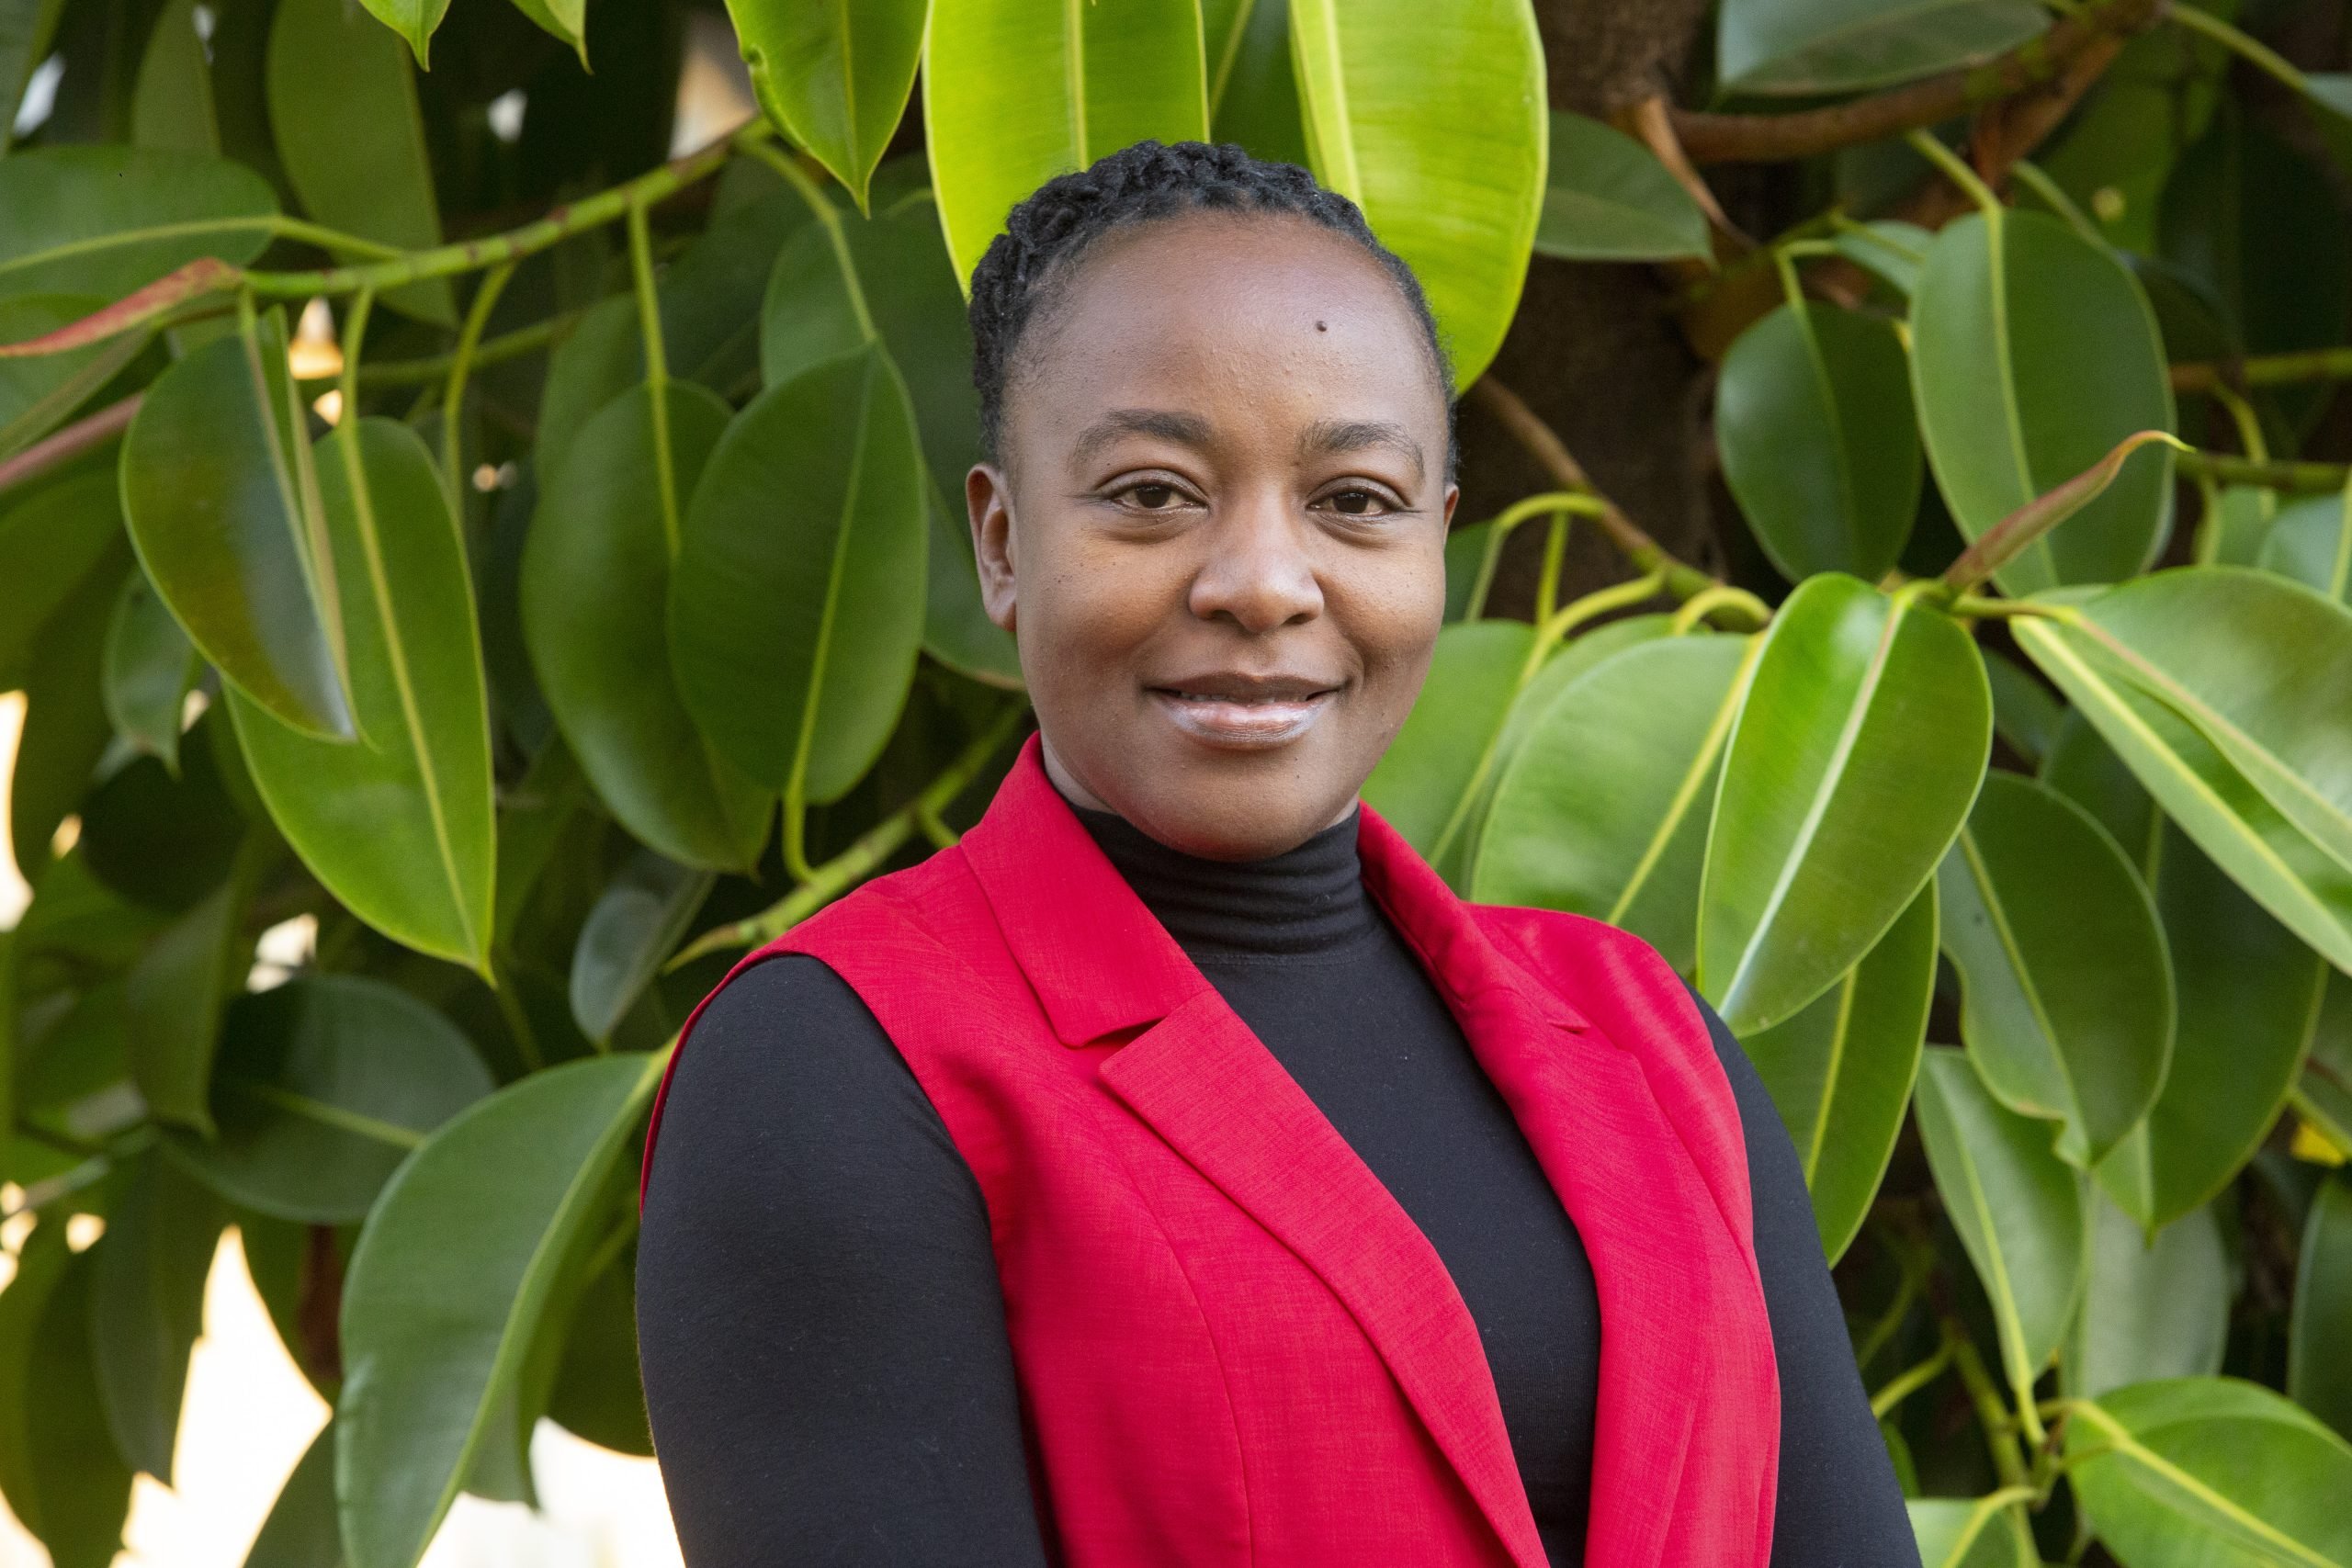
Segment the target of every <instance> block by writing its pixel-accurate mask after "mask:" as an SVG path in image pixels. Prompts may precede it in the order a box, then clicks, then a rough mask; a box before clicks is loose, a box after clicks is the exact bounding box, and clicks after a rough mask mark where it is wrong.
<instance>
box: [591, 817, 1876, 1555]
mask: <svg viewBox="0 0 2352 1568" xmlns="http://www.w3.org/2000/svg"><path fill="white" fill-rule="evenodd" d="M1079 816H1080V820H1081V821H1082V822H1084V824H1085V825H1086V828H1087V830H1088V831H1089V832H1090V833H1091V834H1092V835H1093V837H1094V840H1095V841H1096V842H1097V843H1098V844H1100V845H1101V846H1102V848H1103V852H1104V853H1105V854H1106V855H1108V856H1109V858H1110V860H1111V862H1112V863H1113V864H1114V865H1115V866H1116V867H1117V868H1118V870H1119V871H1120V873H1121V874H1123V875H1124V876H1125V878H1126V879H1127V882H1128V884H1129V885H1130V886H1133V887H1134V888H1135V890H1136V893H1137V894H1138V895H1139V896H1140V897H1142V899H1143V901H1144V903H1145V904H1146V905H1147V906H1148V907H1149V908H1150V909H1151V911H1152V913H1153V914H1154V915H1156V916H1158V917H1159V920H1160V923H1161V924H1162V925H1164V926H1165V927H1166V928H1167V929H1168V931H1169V932H1170V935H1171V936H1173V937H1174V938H1175V939H1176V941H1177V942H1178V944H1179V945H1180V946H1182V948H1183V950H1184V952H1185V953H1186V954H1187V955H1188V956H1189V957H1191V958H1192V960H1193V963H1194V964H1196V965H1198V966H1199V968H1200V970H1201V972H1202V974H1203V975H1204V976H1206V977H1207V979H1208V980H1209V982H1210V984H1212V985H1214V986H1215V987H1216V988H1217V990H1218V992H1219V993H1220V994H1221V995H1222V996H1223V997H1224V998H1225V999H1226V1001H1227V1004H1228V1005H1229V1006H1231V1007H1232V1009H1233V1010H1234V1011H1235V1012H1236V1013H1238V1015H1239V1016H1240V1017H1241V1019H1242V1020H1243V1021H1245V1022H1247V1023H1248V1024H1249V1025H1250V1029H1251V1031H1252V1032H1254V1033H1255V1034H1256V1035H1257V1036H1258V1038H1259V1039H1260V1040H1261V1041H1262V1042H1263V1043H1265V1045H1266V1048H1267V1049H1268V1050H1269V1051H1270V1052H1271V1053H1272V1055H1274V1057H1275V1058H1276V1060H1278V1061H1279V1062H1280V1063H1281V1064H1282V1066H1283V1068H1284V1070H1285V1071H1287V1072H1288V1073H1289V1074H1290V1075H1291V1077H1293V1078H1294V1079H1295V1080H1296V1081H1297V1083H1298V1084H1299V1086H1300V1088H1302V1089H1305V1090H1306V1094H1307V1096H1308V1098H1309V1099H1311V1100H1314V1102H1315V1104H1316V1106H1317V1108H1318V1109H1319V1110H1320V1111H1322V1112H1323V1114H1324V1116H1325V1117H1326V1119H1327V1120H1329V1122H1331V1124H1332V1126H1333V1127H1334V1128H1336V1129H1337V1130H1338V1131H1339V1133H1340V1135H1341V1136H1342V1137H1343V1138H1345V1139H1346V1140H1347V1142H1348V1144H1349V1145H1350V1146H1351V1148H1353V1149H1354V1150H1355V1152H1356V1154H1357V1155H1358V1156H1360V1157H1361V1158H1362V1159H1363V1162H1364V1164H1365V1165H1366V1166H1367V1167H1369V1168H1371V1170H1372V1171H1373V1173H1374V1175H1375V1176H1377V1177H1378V1178H1379V1179H1380V1180H1381V1181H1382V1183H1383V1184H1384V1185H1385V1186H1386V1187H1387V1189H1388V1190H1389V1191H1390V1192H1391V1193H1392V1194H1393V1195H1394V1196H1395V1197H1396V1199H1397V1202H1398V1204H1399V1205H1400V1206H1401V1207H1402V1208H1403V1209H1404V1210H1405V1212H1406V1213H1408V1215H1410V1216H1411V1218H1412V1220H1413V1222H1414V1223H1415V1224H1417V1225H1419V1227H1420V1229H1421V1231H1422V1233H1423V1234H1424V1235H1427V1236H1428V1237H1429V1240H1430V1245H1431V1246H1432V1247H1434V1248H1435V1249H1436V1251H1437V1253H1438V1256H1439V1258H1441V1259H1442V1261H1443V1262H1444V1264H1445V1267H1446V1269H1447V1272H1448V1273H1449V1274H1451V1275H1452V1276H1453V1281H1454V1284H1455V1286H1456V1287H1457V1288H1458V1289H1459V1290H1460V1292H1462V1298H1463V1301H1464V1304H1465V1305H1466V1306H1467V1307H1468V1308H1469V1310H1470V1314H1471V1317H1472V1319H1473V1320H1474V1321H1475V1322H1476V1324H1477V1325H1478V1329H1479V1333H1480V1336H1481V1337H1482V1338H1483V1340H1484V1341H1485V1345H1486V1350H1487V1362H1488V1365H1489V1366H1490V1367H1491V1368H1492V1370H1493V1372H1494V1378H1495V1388H1496V1393H1497V1394H1498V1398H1499V1401H1500V1404H1501V1406H1502V1414H1503V1423H1504V1426H1505V1427H1506V1429H1507V1430H1508V1431H1509V1433H1510V1441H1511V1448H1512V1451H1513V1453H1514V1455H1515V1457H1516V1458H1517V1460H1518V1461H1519V1469H1520V1474H1521V1480H1522V1481H1523V1483H1525V1486H1526V1491H1527V1495H1528V1501H1529V1504H1530V1506H1531V1507H1532V1511H1533V1513H1534V1516H1535V1521H1536V1526H1537V1529H1538V1530H1539V1532H1540V1533H1541V1534H1542V1536H1543V1539H1544V1548H1545V1551H1547V1553H1548V1554H1549V1555H1550V1558H1551V1561H1552V1562H1553V1563H1555V1565H1558V1564H1573V1563H1577V1562H1582V1561H1583V1542H1584V1532H1585V1517H1586V1510H1587V1505H1588V1498H1589V1476H1590V1471H1591V1459H1592V1427H1593V1409H1594V1399H1595V1392H1596V1388H1597V1383H1598V1374H1599V1367H1600V1308H1599V1303H1598V1302H1597V1300H1596V1298H1595V1295H1594V1287H1593V1280H1592V1272H1591V1269H1590V1267H1589V1263H1588V1261H1587V1259H1586V1257H1585V1252H1584V1248H1583V1246H1582V1244H1581V1243H1580V1242H1579V1241H1578V1239H1577V1232H1576V1227H1575V1225H1574V1224H1572V1223H1571V1222H1570V1220H1569V1218H1568V1216H1567V1213H1566V1211H1565V1210H1564V1209H1563V1208H1562V1207H1561V1205H1560V1202H1559V1200H1558V1198H1557V1197H1556V1196H1555V1194H1554V1192H1553V1191H1552V1190H1551V1187H1550V1185H1549V1184H1548V1183H1547V1182H1546V1181H1545V1179H1544V1175H1543V1171H1542V1169H1541V1168H1540V1167H1539V1166H1538V1165H1537V1163H1536V1160H1535V1156H1534V1153H1533V1151H1532V1149H1531V1148H1530V1147H1529V1145H1528V1144H1527V1142H1526V1139H1525V1138H1524V1136H1522V1135H1521V1133H1520V1131H1519V1128H1518V1125H1517V1123H1516V1122H1513V1121H1512V1119H1511V1117H1510V1111H1509V1110H1508V1108H1507V1107H1506V1106H1505V1105H1504V1102H1503V1100H1502V1097H1501V1095H1500V1094H1499V1093H1498V1091H1497V1090H1496V1089H1495V1087H1494V1086H1493V1084H1491V1083H1490V1082H1489V1081H1488V1080H1487V1077H1486V1076H1485V1074H1484V1073H1483V1072H1482V1071H1481V1070H1480V1068H1479V1067H1478V1065H1477V1061H1476V1057H1475V1056H1474V1055H1472V1053H1471V1051H1470V1047H1469V1043H1468V1042H1467V1041H1465V1040H1464V1038H1463V1035H1462V1032H1461V1030H1460V1028H1459V1027H1458V1026H1457V1025H1456V1024H1455V1022H1454V1021H1453V1017H1452V1015H1451V1014H1450V1013H1449V1012H1448V1011H1447V1010H1446V1008H1445V1006H1444V1003H1443V1002H1442V1000H1441V999H1440V998H1439V996H1438V994H1437V992H1436V990H1435V988H1434V987H1432V986H1431V985H1430V981H1429V979H1428V977H1427V976H1426V975H1424V974H1423V972H1422V971H1421V969H1420V967H1419V964H1418V963H1417V962H1416V961H1415V960H1414V959H1413V957H1412V955H1411V953H1409V951H1408V949H1407V948H1406V947H1405V945H1404V943H1403V942H1402V941H1401V939H1399V938H1398V936H1397V933H1396V932H1395V931H1393V930H1392V929H1391V928H1390V926H1389V924H1388V921H1387V919H1386V918H1385V916H1383V915H1382V914H1381V912H1380V910H1379V908H1378V907H1377V906H1376V905H1375V904H1374V902H1373V901H1372V899H1371V897H1369V895H1368V894H1367V893H1366V891H1365V889H1364V886H1363V881H1362V878H1361V876H1360V874H1359V867H1358V863H1357V859H1356V842H1355V834H1356V818H1353V817H1350V818H1348V819H1347V820H1346V821H1344V822H1342V823H1340V824H1339V825H1338V826H1336V827H1333V828H1329V829H1325V830H1324V831H1323V832H1321V833H1318V834H1317V835H1316V836H1315V837H1313V838H1311V839H1309V840H1306V842H1305V843H1304V844H1301V845H1299V846H1298V847H1297V848H1296V849H1294V850H1292V851H1290V852H1286V853H1284V854H1282V855H1278V856H1276V857H1274V858H1272V859H1271V860H1266V861H1259V862H1254V863H1244V864H1236V863H1227V862H1218V861H1208V860H1202V859H1199V858H1197V857H1194V856H1191V855H1187V854H1183V853H1182V852H1178V851H1175V850H1171V849H1170V848H1168V847H1167V846H1166V845H1163V844H1161V843H1159V842H1158V841H1157V840H1153V839H1151V838H1150V837H1148V835H1146V834H1144V833H1143V832H1142V831H1140V830H1139V829H1136V828H1135V827H1133V826H1132V825H1131V824H1129V823H1127V822H1126V821H1125V820H1124V819H1122V818H1118V817H1115V816H1113V815H1110V814H1107V813H1103V812H1092V811H1081V812H1080V814H1079ZM1700 1005H1701V1008H1702V1011H1704V1012H1705V1016H1706V1018H1707V1021H1708V1023H1709V1026H1710V1028H1711V1030H1712V1031H1713V1035H1714V1040H1715V1047H1716V1051H1717V1054H1718V1055H1719V1056H1720V1057H1721V1058H1722V1060H1723V1063H1724V1069H1725V1072H1726V1074H1727V1075H1728V1077H1730V1080H1731V1084H1732V1088H1733V1090H1734V1093H1735V1095H1736V1098H1737V1100H1738V1102H1739V1108H1740V1114H1741V1120H1742V1124H1743V1127H1744V1130H1745V1132H1746V1134H1747V1151H1748V1168H1749V1176H1750V1183H1751V1186H1752V1188H1753V1191H1754V1202H1755V1217H1756V1245H1757V1253H1758V1262H1759V1265H1760V1267H1761V1269H1762V1272H1763V1278H1764V1287H1765V1299H1766V1304H1767V1306H1768V1308H1769V1310H1770V1316H1771V1322H1772V1337H1773V1347H1774V1350H1775V1352H1776V1354H1777V1357H1778V1361H1779V1366H1780V1372H1781V1429H1782V1436H1781V1479H1780V1490H1779V1499H1778V1508H1777V1524H1776V1528H1775V1531H1774V1547H1773V1552H1772V1561H1773V1563H1774V1565H1775V1568H1786V1565H1792V1564H1796V1563H1800V1562H1802V1563H1804V1564H1807V1565H1808V1568H1864V1565H1868V1568H1882V1565H1888V1564H1905V1565H1907V1564H1913V1563H1916V1562H1917V1549H1916V1548H1915V1547H1914V1545H1913V1543H1912V1540H1911V1531H1910V1527H1909V1524H1908V1521H1907V1519H1906V1518H1905V1512H1904V1508H1903V1504H1902V1498H1901V1495H1900V1493H1899V1492H1898V1490H1897V1488H1896V1485H1895V1481H1894V1470H1893V1467H1892V1465H1891V1463H1890V1462H1889V1461H1888V1459H1887V1455H1886V1450H1885V1448H1884V1445H1883V1443H1882V1442H1881V1440H1880V1438H1879V1434H1878V1429H1877V1427H1876V1425H1875V1423H1873V1422H1872V1420H1871V1415H1870V1407H1869V1403H1868V1400H1867V1399H1866V1397H1865V1396H1864V1394H1863V1392H1862V1388H1861V1383H1860V1378H1859V1377H1858V1375H1857V1374H1856V1372H1855V1370H1854V1363H1853V1357H1852V1353H1851V1350H1850V1348H1849V1344H1848V1340H1847V1337H1846V1328H1845V1322H1844V1318H1843V1316H1842V1314H1840V1312H1839V1309H1838V1299H1837V1295H1836V1292H1835V1291H1834V1290H1833V1289H1832V1287H1831V1285H1830V1280H1829V1274H1828V1270H1827V1269H1826V1267H1825V1266H1824V1264H1823V1262H1822V1257H1821V1249H1820V1244H1819V1242H1818V1240H1817V1239H1816V1236H1815V1228H1814V1223H1813V1212H1812V1206H1811V1203H1810V1201H1809V1200H1808V1199H1807V1197H1806V1194H1805V1189H1804V1176H1803V1173H1802V1171H1801V1169H1800V1168H1799V1167H1798V1164H1797V1160H1796V1156H1795V1151H1794V1150H1793V1149H1792V1147H1791V1146H1790V1145H1789V1140H1788V1135H1787V1134H1786V1132H1785V1131H1784V1130H1783V1128H1782V1126H1781V1121H1780V1119H1779V1117H1778V1116H1777V1115H1776V1114H1775V1113H1774V1111H1773V1110H1772V1106H1771V1103H1770V1100H1769V1098H1768V1097H1767V1096H1766V1093H1765V1090H1764V1088H1763V1084H1762V1082H1761V1080H1760V1079H1758V1077H1757V1076H1756V1072H1755V1069H1754V1068H1753V1067H1752V1066H1749V1064H1748V1062H1747V1057H1746V1055H1744V1054H1743V1053H1742V1052H1741V1051H1740V1050H1739V1048H1738V1046H1737V1044H1736V1043H1735V1042H1734V1041H1733V1039H1732V1038H1731V1036H1730V1034H1729V1033H1728V1032H1726V1031H1725V1030H1724V1028H1723V1026H1722V1023H1721V1021H1719V1020H1717V1019H1716V1018H1715V1016H1714V1014H1713V1011H1712V1010H1707V1009H1706V1007H1705V1004H1704V1003H1703V1002H1702V1003H1701V1004H1700ZM638 1321H639V1340H640V1346H641V1358H642V1362H643V1370H644V1376H645V1389H646V1400H647V1406H648V1410H649V1412H650V1416H651V1422H652V1428H653V1435H654V1439H655V1442H656V1445H657V1447H658V1449H659V1451H660V1455H661V1461H662V1480H663V1483H664V1485H665V1486H666V1487H667V1489H668V1492H669V1495H670V1505H671V1510H672V1513H673V1517H674V1518H675V1520H676V1524H677V1529H678V1537H679V1541H680V1544H681V1546H682V1547H683V1549H684V1554H685V1560H686V1562H687V1563H688V1564H689V1565H690V1568H736V1565H739V1564H743V1565H749V1564H771V1563H787V1562H788V1563H792V1564H796V1565H812V1568H813V1565H821V1564H832V1563H842V1564H847V1563H875V1562H890V1563H901V1564H910V1565H924V1568H928V1565H932V1564H948V1563H956V1564H965V1563H974V1564H980V1563H985V1564H990V1565H1002V1568H1031V1565H1035V1568H1042V1565H1043V1564H1044V1563H1045V1562H1046V1553H1045V1550H1044V1548H1043V1546H1042V1545H1041V1543H1040V1538H1039V1533H1038V1529H1037V1523H1036V1518H1035V1512H1034V1510H1033V1506H1032V1499H1031V1491H1030V1485H1029V1477H1028V1472H1027V1469H1026V1462H1027V1461H1026V1460H1025V1458H1024V1455H1023V1443H1022V1434H1021V1417H1020V1406H1019V1400H1018V1395H1017V1393H1016V1390H1015V1384H1014V1381H1013V1373H1012V1349H1011V1346H1010V1343H1009V1341H1008V1339H1007V1337H1006V1334H1005V1328H1004V1304H1003V1298H1002V1293H1001V1288H1000V1285H999V1282H998V1280H997V1274H996V1264H995V1258H994V1255H993V1253H992V1252H991V1251H990V1248H989V1226H988V1215H987V1211H986V1208H985V1206H984V1205H983V1203H982V1201H981V1197H980V1190H979V1186H978V1181H977V1180H976V1179H974V1178H973V1176H972V1173H971V1170H970V1168H969V1167H968V1166H967V1165H966V1164H965V1163H964V1160H963V1158H962V1156H961V1155H960V1154H959V1153H958V1152H957V1151H956V1145H955V1143H954V1140H953V1139H952V1138H951V1137H950V1136H949V1134H948V1133H947V1129H946V1127H945V1125H944V1123H943V1122H941V1121H940V1119H939V1115H938V1112H937V1111H935V1110H934V1109H933V1106H932V1104H931V1102H930V1100H928V1099H927V1098H926V1097H925V1096H924V1094H923V1092H922V1088H921V1086H920V1085H919V1084H918V1083H917V1082H916V1080H915V1077H914V1075H913V1074H912V1073H911V1072H910V1070H909V1069H908V1067H907V1066H906V1064H905V1062H904V1060H903V1059H902V1058H901V1057H900V1056H899V1054H898V1051H897V1048H896V1047H895V1046H893V1045H892V1044H891V1043H890V1042H889V1039H888V1036H887V1035H886V1034H884V1033H883V1032H882V1029H881V1026H880V1025H879V1024H878V1023H876V1021H875V1020H874V1017H873V1015H872V1014H871V1013H870V1012H868V1011H867V1010H866V1009H865V1005H864V1004H863V1003H862V1002H861V1001H859V1000H858V998H857V996H856V994H855V993H854V991H852V990H851V989H850V988H849V987H848V986H847V984H846V983H844V982H843V981H842V979H841V978H840V977H839V976H836V975H835V974H834V973H833V972H832V971H831V969H829V968H827V967H826V966H825V965H824V964H821V963H820V962H819V961H818V960H816V959H813V958H808V957H804V956H797V955H786V956H779V957H775V958H771V959H767V960H763V962H761V963H759V964H754V965H752V967H750V968H749V969H746V970H745V971H744V972H743V973H741V975H739V976H736V977H735V979H734V980H733V981H731V982H730V983H729V985H728V986H727V987H725V989H724V990H723V991H722V992H721V993H720V995H719V996H718V998H716V999H715V1000H714V1001H713V1002H712V1003H711V1004H710V1006H709V1007H708V1008H707V1010H705V1011H704V1013H703V1016H702V1020H701V1021H700V1023H699V1024H697V1026H696V1027H695V1037H694V1044H693V1048H692V1049H691V1050H690V1051H688V1052H686V1053H685V1054H684V1055H683V1056H682V1057H681V1058H680V1063H679V1066H678V1070H677V1073H676V1075H675V1078H674V1080H673V1083H672V1086H671V1089H670V1097H669V1100H668V1102H667V1107H666V1109H665V1111H664V1112H663V1118H662V1158H661V1159H660V1160H659V1161H658V1162H657V1164H656V1168H655V1173H654V1175H653V1177H652V1179H651V1180H650V1184H649V1190H648V1192H647V1194H646V1203H645V1211H644V1224H643V1231H642V1234H641V1236H640V1238H639V1248H638Z"/></svg>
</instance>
